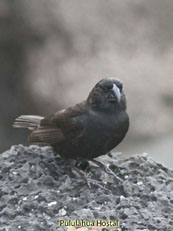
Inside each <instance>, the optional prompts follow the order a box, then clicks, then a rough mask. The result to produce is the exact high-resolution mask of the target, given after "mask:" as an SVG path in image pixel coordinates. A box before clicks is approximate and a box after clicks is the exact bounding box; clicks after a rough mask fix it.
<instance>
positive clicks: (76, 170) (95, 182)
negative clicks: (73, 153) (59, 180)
mask: <svg viewBox="0 0 173 231" xmlns="http://www.w3.org/2000/svg"><path fill="white" fill-rule="evenodd" d="M73 163H74V162H73ZM71 169H72V172H73V173H74V174H76V175H77V176H79V177H80V178H82V179H84V180H85V182H86V183H87V186H88V188H90V189H91V184H93V185H96V186H98V187H99V188H101V189H103V190H106V191H108V192H110V190H109V189H107V188H105V187H104V186H102V185H101V184H100V183H99V181H97V180H93V179H91V178H88V177H87V175H86V174H85V173H84V172H83V171H82V170H80V169H78V168H76V167H75V166H74V164H73V165H71Z"/></svg>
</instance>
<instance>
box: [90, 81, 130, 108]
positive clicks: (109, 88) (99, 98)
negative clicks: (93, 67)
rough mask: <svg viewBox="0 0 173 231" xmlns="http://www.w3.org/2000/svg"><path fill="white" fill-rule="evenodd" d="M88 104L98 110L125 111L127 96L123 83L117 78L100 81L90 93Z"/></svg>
mask: <svg viewBox="0 0 173 231" xmlns="http://www.w3.org/2000/svg"><path fill="white" fill-rule="evenodd" d="M87 103H88V105H90V106H91V107H93V108H95V109H97V110H114V109H115V108H120V109H122V110H125V109H126V96H125V94H124V91H123V83H122V82H121V81H120V80H119V79H115V78H106V79H102V80H100V81H99V82H98V83H97V84H96V85H95V87H94V88H93V89H92V91H91V92H90V94H89V96H88V99H87Z"/></svg>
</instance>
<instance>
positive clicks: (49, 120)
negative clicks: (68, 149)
mask: <svg viewBox="0 0 173 231" xmlns="http://www.w3.org/2000/svg"><path fill="white" fill-rule="evenodd" d="M86 114H87V106H86V102H85V101H84V102H82V103H80V104H77V105H76V106H74V107H71V108H68V109H65V110H61V111H58V112H57V113H55V114H53V115H50V116H48V117H45V118H44V119H42V120H41V121H40V125H39V126H38V128H36V129H35V130H34V131H33V132H32V133H31V135H30V136H29V141H30V142H32V143H37V144H49V145H53V144H57V143H61V142H64V141H66V140H68V139H70V138H73V137H75V136H77V135H78V134H79V133H80V132H81V131H82V130H83V129H84V126H83V125H82V123H80V121H81V119H80V118H81V117H83V116H85V115H86ZM79 117H80V118H79Z"/></svg>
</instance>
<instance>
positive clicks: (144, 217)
mask: <svg viewBox="0 0 173 231" xmlns="http://www.w3.org/2000/svg"><path fill="white" fill-rule="evenodd" d="M98 159H99V160H100V161H102V162H104V163H105V164H109V166H110V168H111V169H112V171H114V172H115V173H116V174H117V176H119V177H120V178H121V179H122V180H123V181H122V182H117V180H116V179H115V178H114V177H113V176H112V175H108V174H107V173H105V172H104V171H103V170H101V169H100V168H98V167H95V166H93V165H89V166H88V167H87V169H86V172H87V176H88V178H92V179H93V180H96V181H97V182H99V185H93V184H91V188H88V186H87V184H86V182H85V181H84V179H81V178H79V177H77V176H76V175H75V174H74V172H72V171H71V168H70V165H69V163H68V162H67V161H64V160H61V159H60V158H59V157H55V156H54V154H53V152H52V149H51V148H49V147H42V148H41V147H38V146H33V145H32V146H29V147H24V146H22V145H16V146H12V147H11V149H10V150H9V151H6V152H4V153H2V154H1V155H0V230H1V231H2V230H4V231H17V230H22V231H39V230H42V231H44V230H46V231H47V230H50V231H55V230H63V229H64V228H62V227H61V228H60V227H59V225H58V224H59V223H58V221H59V220H60V219H66V220H68V219H84V220H95V219H105V220H115V219H120V225H121V226H120V229H119V230H121V231H125V230H130V231H131V230H132V231H137V230H145V231H147V230H157V231H158V230H160V231H161V230H162V231H163V230H164V231H166V230H170V231H171V230H173V170H171V169H168V168H166V167H164V166H163V165H162V164H159V163H157V162H155V161H153V160H152V159H151V158H150V157H149V156H148V155H147V154H142V155H134V156H132V157H130V158H126V157H125V156H123V155H122V154H120V153H119V154H118V153H111V154H110V155H106V156H102V157H100V158H98Z"/></svg>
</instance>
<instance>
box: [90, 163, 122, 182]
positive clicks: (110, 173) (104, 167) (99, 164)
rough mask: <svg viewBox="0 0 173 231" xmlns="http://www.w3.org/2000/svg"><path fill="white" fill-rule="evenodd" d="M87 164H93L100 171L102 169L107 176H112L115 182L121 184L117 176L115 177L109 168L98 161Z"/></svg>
mask: <svg viewBox="0 0 173 231" xmlns="http://www.w3.org/2000/svg"><path fill="white" fill-rule="evenodd" d="M89 162H91V163H94V164H95V165H97V166H98V167H100V168H101V169H103V170H104V171H105V172H106V173H107V174H109V175H112V176H114V178H115V179H116V180H117V182H118V183H119V182H120V183H122V182H123V180H122V179H121V178H120V177H119V176H117V175H116V174H115V173H114V172H113V171H112V170H111V169H110V168H109V166H106V165H104V164H103V163H101V162H100V161H98V160H90V161H89Z"/></svg>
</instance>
